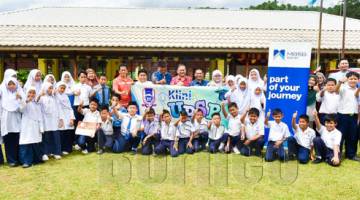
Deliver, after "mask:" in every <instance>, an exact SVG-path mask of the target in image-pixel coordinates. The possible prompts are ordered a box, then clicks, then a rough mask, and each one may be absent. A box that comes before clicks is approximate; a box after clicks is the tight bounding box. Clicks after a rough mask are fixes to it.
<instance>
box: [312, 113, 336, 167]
mask: <svg viewBox="0 0 360 200" xmlns="http://www.w3.org/2000/svg"><path fill="white" fill-rule="evenodd" d="M314 119H315V124H316V130H317V131H318V132H319V133H320V135H321V137H316V138H315V139H314V148H315V152H316V159H315V160H314V161H313V163H314V164H318V163H321V162H323V161H325V162H327V163H328V164H329V165H331V166H339V165H340V157H341V152H340V142H341V132H340V131H339V130H337V129H336V125H337V122H336V117H335V115H333V114H329V115H326V116H325V126H323V125H321V123H320V119H319V117H318V115H317V112H316V111H314Z"/></svg>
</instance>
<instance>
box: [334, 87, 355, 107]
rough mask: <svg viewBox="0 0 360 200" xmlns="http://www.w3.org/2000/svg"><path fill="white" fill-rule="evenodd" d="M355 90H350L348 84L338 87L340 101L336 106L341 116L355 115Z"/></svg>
mask: <svg viewBox="0 0 360 200" xmlns="http://www.w3.org/2000/svg"><path fill="white" fill-rule="evenodd" d="M356 89H357V88H351V87H350V86H349V85H348V84H345V85H342V86H341V87H340V91H339V95H340V101H339V106H338V113H341V114H357V113H358V102H357V99H356V97H355V92H356Z"/></svg>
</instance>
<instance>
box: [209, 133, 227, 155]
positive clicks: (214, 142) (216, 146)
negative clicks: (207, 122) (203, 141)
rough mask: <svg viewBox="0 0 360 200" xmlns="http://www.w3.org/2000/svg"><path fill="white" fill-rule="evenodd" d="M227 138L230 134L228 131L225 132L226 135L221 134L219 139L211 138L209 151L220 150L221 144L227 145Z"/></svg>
mask: <svg viewBox="0 0 360 200" xmlns="http://www.w3.org/2000/svg"><path fill="white" fill-rule="evenodd" d="M227 138H228V135H227V133H225V134H224V135H222V136H221V138H219V139H217V140H213V139H209V152H210V153H216V152H218V151H219V146H220V144H221V143H223V144H224V145H225V143H226V141H227Z"/></svg>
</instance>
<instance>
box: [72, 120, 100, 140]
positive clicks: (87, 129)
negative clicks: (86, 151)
mask: <svg viewBox="0 0 360 200" xmlns="http://www.w3.org/2000/svg"><path fill="white" fill-rule="evenodd" d="M95 132H96V123H95V122H81V121H79V123H78V126H77V128H76V131H75V134H76V135H84V136H88V137H91V138H93V137H94V136H95Z"/></svg>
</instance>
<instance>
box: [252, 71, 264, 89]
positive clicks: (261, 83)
mask: <svg viewBox="0 0 360 200" xmlns="http://www.w3.org/2000/svg"><path fill="white" fill-rule="evenodd" d="M251 72H255V73H256V77H257V79H256V81H255V80H252V79H251V76H250V74H251ZM257 87H260V88H261V89H262V88H264V81H263V80H262V79H261V77H260V73H259V70H257V69H252V70H250V72H249V79H248V90H249V91H251V92H252V91H254V90H255V88H257Z"/></svg>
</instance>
